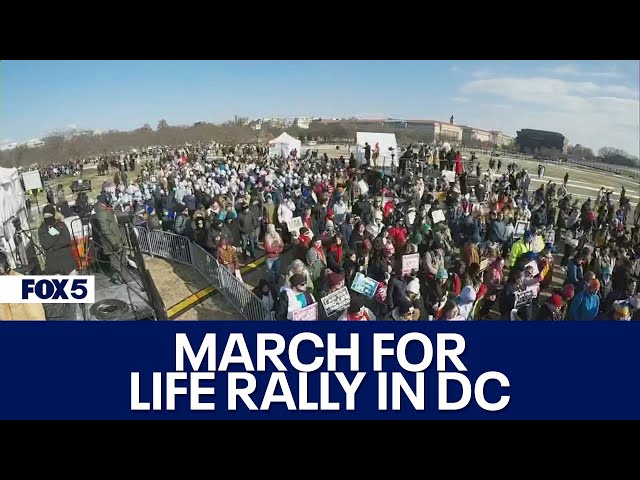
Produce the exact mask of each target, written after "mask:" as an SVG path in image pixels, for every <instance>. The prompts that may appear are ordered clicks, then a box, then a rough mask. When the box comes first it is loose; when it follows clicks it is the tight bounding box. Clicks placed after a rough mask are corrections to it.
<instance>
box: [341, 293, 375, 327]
mask: <svg viewBox="0 0 640 480" xmlns="http://www.w3.org/2000/svg"><path fill="white" fill-rule="evenodd" d="M338 320H340V321H351V322H370V321H375V320H377V319H376V316H375V315H374V314H373V312H372V311H371V310H370V309H369V308H368V307H365V306H364V305H363V303H362V302H361V301H360V300H359V299H357V298H352V299H351V303H350V304H349V307H348V308H347V309H346V310H345V311H344V312H343V313H342V315H340V317H338Z"/></svg>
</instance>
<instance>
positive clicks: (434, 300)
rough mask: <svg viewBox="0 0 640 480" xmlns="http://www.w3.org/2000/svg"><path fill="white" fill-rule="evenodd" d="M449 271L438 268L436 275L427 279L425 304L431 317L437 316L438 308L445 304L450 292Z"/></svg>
mask: <svg viewBox="0 0 640 480" xmlns="http://www.w3.org/2000/svg"><path fill="white" fill-rule="evenodd" d="M448 278H449V272H447V270H446V269H444V268H440V269H438V271H437V273H436V275H435V276H434V277H432V278H431V279H429V280H427V285H428V289H427V298H426V299H425V300H426V304H427V308H428V313H429V315H431V316H432V317H433V318H438V316H439V314H440V309H441V308H442V306H443V305H444V304H445V302H446V301H447V299H449V296H450V294H451V292H450V290H449V282H448V281H447V280H448Z"/></svg>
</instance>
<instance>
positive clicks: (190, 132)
mask: <svg viewBox="0 0 640 480" xmlns="http://www.w3.org/2000/svg"><path fill="white" fill-rule="evenodd" d="M358 130H360V131H361V130H362V127H357V126H356V125H352V124H350V123H324V122H319V121H315V122H312V123H311V124H310V126H309V128H308V129H303V128H300V127H298V126H296V125H292V126H290V127H287V128H278V127H274V126H271V125H269V124H263V125H262V126H261V128H260V129H256V128H255V123H253V124H252V123H250V122H249V120H248V118H246V117H239V116H235V117H234V119H233V120H230V121H228V122H225V123H223V124H213V123H207V122H197V123H194V124H193V125H188V126H187V125H175V126H172V125H169V124H168V122H167V121H166V120H164V119H162V120H160V121H159V122H158V123H157V125H156V128H155V129H154V128H152V127H151V126H150V125H149V124H145V125H143V126H142V127H140V128H137V129H135V130H131V131H126V132H122V131H118V130H110V131H108V132H104V133H101V134H94V133H92V132H79V131H66V132H57V133H54V134H52V135H50V136H49V137H46V138H44V139H43V142H44V146H42V147H38V148H26V147H25V146H20V147H18V148H15V149H13V150H9V151H3V152H0V165H2V166H5V167H20V166H21V167H29V166H31V165H34V164H37V165H40V166H42V165H48V164H51V163H67V162H69V161H78V160H82V159H84V158H89V157H92V156H97V155H103V154H107V153H110V152H119V151H123V152H125V151H129V150H130V149H132V148H145V147H151V146H161V145H181V144H185V143H198V142H200V143H210V142H211V141H215V142H218V143H222V144H225V145H230V144H231V145H235V144H250V143H262V144H264V143H266V142H268V141H269V140H271V139H273V138H275V137H277V136H278V135H280V134H282V133H283V132H285V131H286V132H287V133H288V134H289V135H291V136H292V137H295V138H298V139H299V140H300V141H302V142H309V141H316V142H336V143H352V142H354V141H355V138H356V133H357V132H358ZM366 130H367V131H368V132H379V133H394V134H395V135H396V139H397V141H398V143H400V144H408V143H418V142H424V143H431V142H433V141H434V138H433V135H429V134H428V133H426V132H423V131H420V130H416V129H411V128H394V127H391V126H383V125H370V126H367V127H366ZM464 146H465V147H470V148H485V149H490V148H498V149H501V150H504V151H509V150H514V151H517V149H518V146H517V145H516V144H513V145H510V146H500V147H497V146H494V145H493V144H491V143H490V142H480V141H478V140H471V141H466V142H465V143H464ZM536 153H538V154H540V155H546V156H552V157H553V156H555V157H558V158H559V156H560V155H561V153H560V152H559V151H554V150H549V149H541V150H539V151H538V152H536ZM568 154H569V155H570V156H572V157H578V158H581V159H582V158H584V160H585V161H602V162H604V163H608V164H612V165H624V166H630V167H638V166H640V163H639V162H638V158H637V157H633V156H631V155H629V154H628V153H627V152H624V151H622V150H620V149H616V148H613V147H605V148H601V149H600V150H599V151H598V154H597V155H596V154H594V152H593V151H592V150H591V149H589V148H587V147H583V146H581V145H575V146H574V147H570V148H569V151H568Z"/></svg>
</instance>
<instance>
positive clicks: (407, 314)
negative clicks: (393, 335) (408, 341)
mask: <svg viewBox="0 0 640 480" xmlns="http://www.w3.org/2000/svg"><path fill="white" fill-rule="evenodd" d="M419 319H420V310H419V309H417V308H415V307H414V306H413V304H412V303H411V302H410V301H409V300H404V301H401V302H400V303H399V304H398V306H396V307H395V308H394V309H393V310H392V311H391V320H396V321H416V320H419Z"/></svg>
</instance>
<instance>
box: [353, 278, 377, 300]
mask: <svg viewBox="0 0 640 480" xmlns="http://www.w3.org/2000/svg"><path fill="white" fill-rule="evenodd" d="M377 288H378V282H376V281H375V280H374V279H373V278H369V277H365V276H364V275H363V274H361V273H360V272H358V273H356V277H355V278H354V279H353V283H352V284H351V290H353V291H354V292H357V293H360V294H362V295H364V296H365V297H369V298H372V297H373V296H374V295H375V294H376V289H377Z"/></svg>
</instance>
